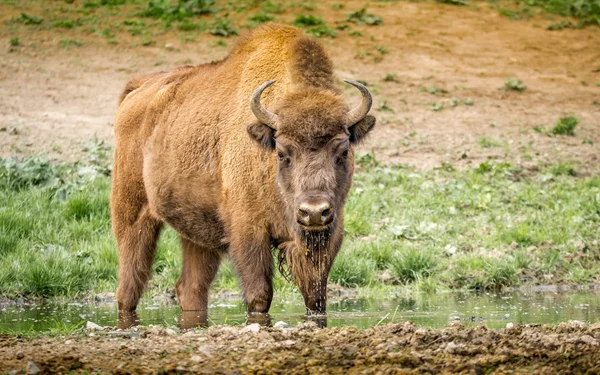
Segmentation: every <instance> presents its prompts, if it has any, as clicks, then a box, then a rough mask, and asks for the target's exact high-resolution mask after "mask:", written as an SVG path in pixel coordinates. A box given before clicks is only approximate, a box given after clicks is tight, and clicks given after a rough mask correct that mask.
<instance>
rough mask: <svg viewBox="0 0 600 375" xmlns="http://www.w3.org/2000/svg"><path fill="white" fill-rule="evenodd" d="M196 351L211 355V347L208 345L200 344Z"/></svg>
mask: <svg viewBox="0 0 600 375" xmlns="http://www.w3.org/2000/svg"><path fill="white" fill-rule="evenodd" d="M198 352H199V353H201V354H204V355H205V356H207V357H212V353H211V352H212V349H211V347H210V346H208V345H202V346H201V347H199V348H198Z"/></svg>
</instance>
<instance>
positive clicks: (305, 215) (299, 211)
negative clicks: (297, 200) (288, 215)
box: [298, 209, 310, 219]
mask: <svg viewBox="0 0 600 375" xmlns="http://www.w3.org/2000/svg"><path fill="white" fill-rule="evenodd" d="M298 214H300V217H302V218H304V219H308V217H309V216H310V214H309V213H308V211H306V210H303V209H299V210H298Z"/></svg>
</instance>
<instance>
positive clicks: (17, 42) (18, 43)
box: [8, 36, 22, 47]
mask: <svg viewBox="0 0 600 375" xmlns="http://www.w3.org/2000/svg"><path fill="white" fill-rule="evenodd" d="M8 45H9V46H11V47H18V46H21V45H22V44H21V40H20V39H19V37H18V36H16V37H14V38H10V39H9V40H8Z"/></svg>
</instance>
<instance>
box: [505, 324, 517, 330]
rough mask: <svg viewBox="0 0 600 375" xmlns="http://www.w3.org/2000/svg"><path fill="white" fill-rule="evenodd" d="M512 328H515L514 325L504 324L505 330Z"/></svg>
mask: <svg viewBox="0 0 600 375" xmlns="http://www.w3.org/2000/svg"><path fill="white" fill-rule="evenodd" d="M514 326H515V324H514V323H506V329H511V328H514Z"/></svg>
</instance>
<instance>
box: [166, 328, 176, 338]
mask: <svg viewBox="0 0 600 375" xmlns="http://www.w3.org/2000/svg"><path fill="white" fill-rule="evenodd" d="M165 333H166V334H167V336H174V335H176V334H177V332H175V330H174V329H171V328H167V329H165Z"/></svg>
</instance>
